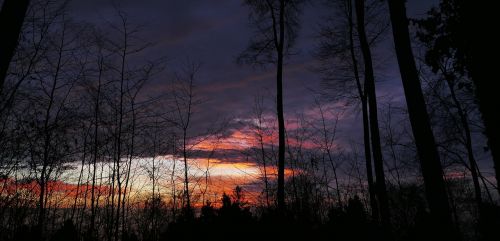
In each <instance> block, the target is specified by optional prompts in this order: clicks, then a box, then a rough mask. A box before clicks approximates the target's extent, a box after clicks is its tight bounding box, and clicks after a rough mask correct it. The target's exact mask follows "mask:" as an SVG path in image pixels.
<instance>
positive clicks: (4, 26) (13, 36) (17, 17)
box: [0, 0, 30, 94]
mask: <svg viewBox="0 0 500 241" xmlns="http://www.w3.org/2000/svg"><path fill="white" fill-rule="evenodd" d="M29 3H30V0H4V2H3V5H2V10H1V11H0V31H2V37H1V38H0V94H2V92H3V87H4V83H5V78H6V77H7V71H8V69H9V65H10V61H11V60H12V57H13V56H14V53H15V51H16V48H17V44H18V39H19V35H20V34H21V28H22V26H23V22H24V18H25V16H26V11H27V10H28V6H29Z"/></svg>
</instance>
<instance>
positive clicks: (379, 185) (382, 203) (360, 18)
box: [355, 0, 391, 234]
mask: <svg viewBox="0 0 500 241" xmlns="http://www.w3.org/2000/svg"><path fill="white" fill-rule="evenodd" d="M355 6H356V7H355V8H356V19H357V23H358V24H357V27H358V35H359V42H360V46H361V52H362V53H363V60H364V66H365V87H366V95H367V96H368V106H369V119H370V134H371V135H370V137H371V143H372V151H373V161H374V164H375V176H376V177H377V182H376V183H375V188H376V192H377V197H378V204H379V208H380V217H381V220H382V225H383V226H384V229H386V231H388V232H390V230H391V216H390V212H389V199H388V197H387V190H386V186H385V173H384V160H383V157H382V147H381V144H380V130H379V126H378V113H377V111H378V108H377V96H376V92H375V76H374V73H373V64H372V54H371V50H370V46H369V44H368V39H367V37H366V30H365V1H364V0H355ZM388 234H389V233H388Z"/></svg>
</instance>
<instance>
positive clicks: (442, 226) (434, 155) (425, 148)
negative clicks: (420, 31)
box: [388, 0, 457, 240]
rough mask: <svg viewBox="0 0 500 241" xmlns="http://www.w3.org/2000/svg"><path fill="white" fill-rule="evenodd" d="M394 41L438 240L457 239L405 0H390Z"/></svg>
mask: <svg viewBox="0 0 500 241" xmlns="http://www.w3.org/2000/svg"><path fill="white" fill-rule="evenodd" d="M388 1H389V11H390V15H391V23H392V31H393V35H394V45H395V48H396V55H397V59H398V64H399V69H400V72H401V79H402V81H403V88H404V92H405V97H406V103H407V106H408V113H409V116H410V123H411V127H412V130H413V136H414V138H415V143H416V146H417V152H418V155H419V159H420V165H421V170H422V175H423V179H424V184H425V191H426V197H427V201H428V204H429V209H430V212H431V216H432V219H431V220H432V221H433V222H434V223H433V224H432V225H431V226H433V227H435V228H436V230H435V231H436V232H438V233H436V235H438V237H436V239H437V240H457V239H456V238H457V235H456V232H454V226H453V222H452V218H451V210H450V205H449V203H448V195H447V192H446V187H445V182H444V179H443V169H442V166H441V162H440V160H439V153H438V150H437V146H436V143H435V140H434V134H433V133H432V129H431V124H430V121H429V115H428V113H427V110H426V105H425V101H424V97H423V94H422V88H421V86H420V80H419V78H418V72H417V68H416V65H415V59H414V58H413V53H412V49H411V42H410V33H409V30H408V18H407V17H406V7H405V1H404V0H388ZM437 227H439V228H437Z"/></svg>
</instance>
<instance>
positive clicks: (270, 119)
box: [0, 0, 500, 241]
mask: <svg viewBox="0 0 500 241" xmlns="http://www.w3.org/2000/svg"><path fill="white" fill-rule="evenodd" d="M243 3H244V4H243V6H242V7H246V8H249V22H250V23H251V24H252V26H253V27H254V30H255V32H254V36H253V37H252V38H251V39H250V43H249V45H248V46H247V48H246V49H245V50H244V51H243V52H242V54H240V55H239V57H238V59H237V61H236V62H238V63H244V64H248V65H252V66H258V67H262V68H269V67H271V70H272V73H274V74H275V76H276V79H275V81H276V83H275V85H276V93H268V95H264V94H262V93H261V94H260V95H258V96H256V97H255V103H254V105H253V106H248V110H249V111H248V115H247V116H244V117H242V118H235V119H234V120H223V121H220V120H217V121H213V123H212V122H211V121H207V120H200V119H199V118H198V114H199V113H200V112H202V111H204V109H203V108H202V106H203V105H205V104H207V100H206V99H205V98H204V96H203V95H202V93H201V90H200V89H199V84H198V74H199V72H200V71H203V65H202V64H200V63H197V62H192V61H187V62H186V63H183V64H182V66H181V67H178V68H174V69H169V68H168V67H169V64H170V63H168V62H166V61H165V60H164V59H163V58H160V59H148V58H147V57H148V55H147V54H146V53H147V51H148V49H149V48H150V47H151V46H152V44H150V43H149V42H148V41H146V40H144V39H142V35H141V34H142V32H141V30H142V29H141V27H140V26H139V25H136V24H135V23H131V22H130V18H129V17H128V14H133V13H125V12H122V11H121V10H120V9H119V7H115V10H116V11H115V15H113V16H112V17H110V19H109V21H107V22H106V23H105V24H102V25H100V26H96V25H92V24H89V23H83V22H77V21H75V20H73V19H72V17H71V15H72V13H71V12H70V11H69V10H68V9H69V8H68V5H69V4H71V2H70V1H52V0H50V1H49V0H31V1H27V0H26V1H25V0H19V1H12V0H5V1H3V4H2V9H1V12H0V34H1V41H0V43H1V44H0V55H1V56H0V241H3V240H5V241H10V240H86V241H87V240H88V241H91V240H108V241H118V240H122V241H127V240H130V241H132V240H144V241H146V240H147V241H159V240H200V239H207V240H213V239H219V240H497V239H499V238H500V232H499V230H498V227H500V207H499V197H500V187H499V182H500V181H499V180H500V164H499V157H498V155H499V154H498V153H499V150H498V149H499V147H498V137H499V132H498V127H497V123H498V122H499V120H498V117H497V116H498V115H496V113H495V111H496V109H495V108H496V106H495V103H496V101H495V98H494V90H495V88H494V87H493V84H492V83H494V81H491V79H490V76H487V75H486V74H485V73H487V71H485V70H484V68H485V66H487V65H486V64H485V61H486V59H482V58H477V57H476V58H472V55H476V56H478V55H477V54H478V53H480V52H483V49H482V48H481V46H480V45H481V43H478V42H477V40H476V38H475V36H477V35H476V34H477V31H476V28H475V21H473V20H472V19H473V16H476V14H477V13H476V11H477V8H476V6H475V5H476V4H474V3H472V2H471V1H465V0H441V1H440V2H439V5H438V6H434V8H432V9H430V10H429V11H428V13H427V15H425V16H423V17H420V18H418V19H411V18H409V17H408V11H407V9H406V1H404V0H387V1H380V0H331V1H321V2H320V1H318V2H316V1H315V2H313V1H302V0H245V1H243ZM144 4H147V3H144ZM310 5H316V6H315V7H320V8H322V9H324V10H325V11H326V12H327V13H328V15H327V16H320V19H321V22H320V23H319V24H318V26H319V28H318V32H317V35H318V36H316V38H315V40H316V42H315V45H316V48H315V51H314V54H313V55H314V57H315V58H316V60H317V62H315V63H314V66H311V68H310V69H312V70H314V71H315V72H317V73H318V75H320V76H321V79H322V82H321V89H320V90H316V91H310V92H307V93H304V95H308V96H310V97H311V98H310V99H313V101H311V103H307V104H309V107H310V108H309V109H308V110H304V111H303V112H297V113H294V114H292V113H289V112H287V111H286V106H285V105H284V103H286V101H285V100H284V96H285V95H284V92H286V88H285V86H286V84H284V83H286V81H287V79H286V75H285V74H284V73H286V71H287V69H288V67H289V62H288V61H289V60H290V59H291V58H293V57H294V53H295V52H294V51H295V50H294V48H295V47H296V46H295V42H296V41H297V38H299V37H300V36H299V33H300V31H299V30H300V27H301V25H302V20H301V17H302V16H301V14H302V12H303V9H305V8H307V7H310ZM152 42H154V40H152ZM388 42H389V43H390V46H393V47H394V51H393V52H394V54H392V50H391V51H389V52H388V51H387V50H384V48H386V45H387V44H384V43H388ZM392 55H394V56H392ZM388 57H391V58H393V59H394V61H395V62H397V65H398V70H399V73H400V75H399V77H400V79H401V83H402V89H403V94H402V95H401V96H391V95H392V94H393V93H389V94H388V95H386V94H384V95H381V89H382V88H380V87H381V85H380V82H383V81H390V80H388V78H387V76H386V75H385V74H384V71H385V68H386V67H384V65H386V61H387V59H388ZM242 67H243V66H242ZM166 69H167V70H166ZM255 71H256V72H258V71H259V69H255ZM158 83H161V85H159V84H158ZM273 83H274V82H273ZM155 85H156V86H155ZM157 86H161V88H156V87H157ZM273 86H274V84H273ZM250 97H251V96H250ZM391 98H394V99H395V100H394V99H391ZM208 104H209V103H208ZM228 111H231V110H228ZM358 114H359V115H360V117H358ZM209 122H210V123H209ZM346 126H347V128H346ZM343 128H344V129H343ZM345 129H349V130H350V131H344V130H345ZM234 133H238V134H239V135H243V136H245V138H244V139H245V145H243V147H242V148H241V150H240V149H238V150H237V151H238V153H236V154H235V153H230V154H229V155H230V156H231V155H232V156H231V157H230V158H234V162H243V161H242V160H245V162H243V163H245V164H248V163H252V164H255V165H253V166H252V167H255V168H256V169H257V170H258V171H260V173H259V174H257V175H256V174H255V173H249V174H247V175H248V176H251V178H252V180H253V181H251V182H248V183H230V184H228V183H227V182H223V181H221V183H220V184H217V185H220V186H222V185H224V186H223V187H222V188H220V187H219V188H213V187H214V186H217V185H213V182H216V180H217V179H212V176H211V173H210V172H211V170H212V168H213V167H214V166H215V164H217V163H219V162H220V160H219V159H218V158H221V157H225V155H226V154H227V150H226V149H227V148H226V147H219V146H220V145H221V143H222V142H223V140H224V139H227V138H233V137H234V136H235V135H234ZM358 135H359V140H358V139H357V138H358ZM247 143H251V144H252V145H251V146H247V145H246V144H247ZM233 144H234V143H233ZM225 148H226V149H225ZM236 155H237V156H236ZM226 160H227V159H226ZM231 161H233V160H231ZM214 163H215V164H214ZM237 164H238V163H236V164H235V165H237ZM242 172H244V171H242ZM493 173H494V174H493ZM228 189H232V191H231V192H227V193H225V192H224V190H226V191H227V190H228ZM233 189H234V190H233Z"/></svg>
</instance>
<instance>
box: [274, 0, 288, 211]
mask: <svg viewBox="0 0 500 241" xmlns="http://www.w3.org/2000/svg"><path fill="white" fill-rule="evenodd" d="M279 8H280V10H279V37H278V39H276V41H275V42H276V49H277V52H278V63H277V70H276V91H277V95H276V109H277V112H278V132H279V134H278V135H279V146H278V210H279V211H280V212H281V213H283V212H284V211H285V117H284V114H283V47H284V46H283V45H284V40H285V0H280V7H279ZM273 26H275V24H273ZM275 37H276V36H275Z"/></svg>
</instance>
